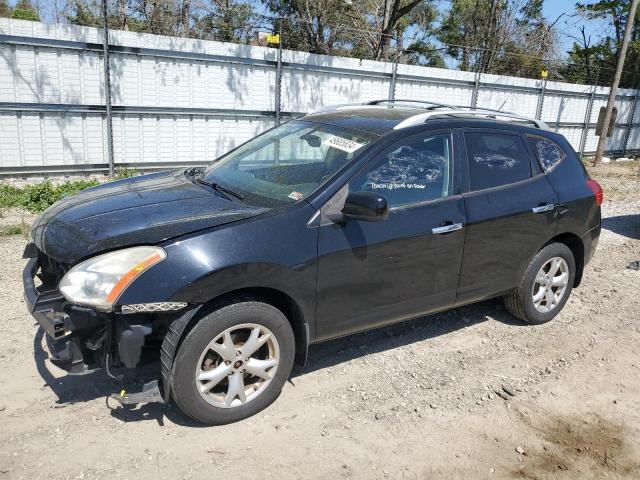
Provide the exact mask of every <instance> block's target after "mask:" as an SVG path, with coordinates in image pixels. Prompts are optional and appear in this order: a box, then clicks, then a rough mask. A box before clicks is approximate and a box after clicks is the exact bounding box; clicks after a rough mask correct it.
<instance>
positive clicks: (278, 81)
mask: <svg viewBox="0 0 640 480" xmlns="http://www.w3.org/2000/svg"><path fill="white" fill-rule="evenodd" d="M282 21H283V19H282V18H281V19H280V21H279V22H278V23H279V26H278V61H277V63H276V92H275V104H276V105H275V113H276V125H280V118H281V116H282V101H281V100H280V99H281V93H282Z"/></svg>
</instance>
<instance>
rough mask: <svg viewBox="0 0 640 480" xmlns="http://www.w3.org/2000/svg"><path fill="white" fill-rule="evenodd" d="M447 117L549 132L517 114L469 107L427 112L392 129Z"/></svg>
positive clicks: (547, 128) (535, 120) (546, 128)
mask: <svg viewBox="0 0 640 480" xmlns="http://www.w3.org/2000/svg"><path fill="white" fill-rule="evenodd" d="M447 115H450V116H462V117H482V118H491V119H494V120H503V121H507V122H513V123H529V124H532V125H533V126H534V127H536V128H539V129H541V130H549V126H548V125H547V124H546V123H544V122H543V121H542V120H538V119H535V118H529V117H524V116H522V115H518V114H517V113H511V112H502V111H500V110H490V109H484V108H478V109H472V108H470V107H462V108H455V107H454V108H452V109H451V110H440V111H429V112H425V113H419V114H417V115H414V116H412V117H409V118H407V119H405V120H403V121H401V122H400V123H398V124H397V125H396V126H395V127H393V129H394V130H400V129H401V128H407V127H413V126H415V125H422V124H423V123H425V122H426V121H427V120H429V119H430V118H434V117H442V116H447Z"/></svg>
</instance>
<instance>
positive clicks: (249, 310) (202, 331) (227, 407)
mask: <svg viewBox="0 0 640 480" xmlns="http://www.w3.org/2000/svg"><path fill="white" fill-rule="evenodd" d="M256 329H257V330H258V334H257V335H256V340H255V341H254V342H252V341H251V335H253V334H254V333H255V332H254V331H255V330H256ZM225 332H226V333H225ZM227 333H228V334H229V335H228V337H227ZM267 334H268V335H267ZM216 338H218V340H216V342H215V343H214V340H215V339H216ZM264 338H267V339H266V340H263V339H264ZM260 341H263V342H264V343H262V344H261V346H260V347H257V350H256V351H255V352H254V353H253V354H252V355H249V356H248V357H247V355H245V353H246V352H243V351H242V349H244V348H245V347H246V348H248V350H251V349H252V348H251V347H252V346H254V345H256V344H258V343H259V342H260ZM229 345H231V348H230V349H229V348H228V346H229ZM219 352H222V354H220V353H219ZM234 355H235V357H234ZM294 355H295V339H294V335H293V330H292V329H291V325H290V323H289V321H288V320H287V318H286V317H285V315H284V314H283V313H282V312H281V311H280V310H278V309H277V308H275V307H273V306H272V305H269V304H266V303H261V302H257V301H241V302H239V303H233V304H231V305H227V306H224V307H222V308H220V309H218V310H215V311H213V312H211V313H209V314H208V315H206V316H205V317H203V318H202V319H200V320H199V321H198V323H197V324H196V325H195V326H194V327H193V329H192V330H191V331H190V332H189V333H188V334H187V336H186V337H185V339H184V340H183V342H182V344H181V345H180V347H179V349H178V353H177V355H176V358H175V361H174V363H173V374H172V381H171V391H172V395H173V398H174V400H175V402H176V404H177V405H178V407H179V408H180V409H181V410H182V411H183V412H184V413H185V414H187V415H188V416H189V417H191V418H193V419H194V420H196V421H198V422H202V423H206V424H209V425H224V424H227V423H233V422H237V421H239V420H243V419H245V418H247V417H250V416H252V415H255V414H256V413H258V412H260V411H261V410H263V409H265V408H267V407H268V406H269V405H271V403H273V402H274V401H275V400H276V398H278V396H279V395H280V392H281V390H282V387H283V386H284V383H285V382H286V380H287V378H289V374H290V373H291V368H292V367H293V360H294ZM276 356H277V364H276V365H275V366H272V367H265V368H263V365H267V363H264V362H270V363H273V360H274V359H275V358H276ZM261 357H264V358H261ZM225 358H227V359H228V360H225ZM243 362H244V363H243ZM258 362H263V363H260V364H259V363H258ZM258 364H259V365H260V368H258V369H257V370H258V372H257V373H258V374H260V375H264V376H265V377H266V376H270V379H268V380H265V379H264V378H262V377H259V376H256V375H252V374H251V373H249V371H250V370H251V371H252V372H255V371H256V365H258ZM267 368H268V370H267ZM245 369H246V370H245ZM216 372H218V373H216ZM265 372H266V373H265ZM273 372H275V373H273ZM272 373H273V374H272ZM205 377H206V378H205ZM210 377H212V378H210ZM203 378H204V380H202V379H203ZM220 378H222V380H219V379H220ZM238 378H241V379H242V383H238V382H240V380H237V379H238ZM216 381H217V382H218V383H215V382H216ZM252 381H255V382H256V383H255V384H254V385H251V382H252ZM209 384H215V385H214V386H213V387H211V388H210V389H208V390H206V391H205V392H204V393H201V389H206V387H207V386H208V385H209ZM232 385H233V387H232ZM238 385H241V386H240V387H238ZM256 385H258V386H259V387H258V388H256ZM225 389H226V390H225ZM232 390H233V392H232ZM245 390H246V391H245ZM235 392H241V393H238V394H237V395H235ZM242 392H244V393H242ZM232 395H233V396H232ZM243 397H244V401H243ZM229 398H231V400H229ZM229 402H231V403H229Z"/></svg>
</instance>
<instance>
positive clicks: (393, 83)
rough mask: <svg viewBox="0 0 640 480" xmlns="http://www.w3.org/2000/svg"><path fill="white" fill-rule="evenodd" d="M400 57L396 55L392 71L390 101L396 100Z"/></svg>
mask: <svg viewBox="0 0 640 480" xmlns="http://www.w3.org/2000/svg"><path fill="white" fill-rule="evenodd" d="M398 57H399V55H396V56H395V58H394V60H393V69H392V70H391V83H390V84H389V100H393V99H394V98H396V79H397V77H398Z"/></svg>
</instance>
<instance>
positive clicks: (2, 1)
mask: <svg viewBox="0 0 640 480" xmlns="http://www.w3.org/2000/svg"><path fill="white" fill-rule="evenodd" d="M0 17H9V18H10V17H11V7H9V5H8V4H7V0H0Z"/></svg>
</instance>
